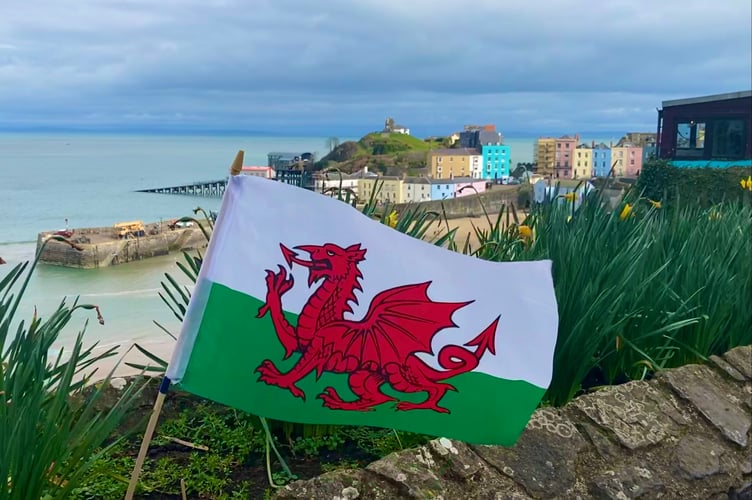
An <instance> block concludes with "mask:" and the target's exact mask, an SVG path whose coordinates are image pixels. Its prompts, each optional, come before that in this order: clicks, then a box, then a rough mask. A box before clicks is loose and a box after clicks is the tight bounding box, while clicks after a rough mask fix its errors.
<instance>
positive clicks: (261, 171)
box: [240, 166, 274, 179]
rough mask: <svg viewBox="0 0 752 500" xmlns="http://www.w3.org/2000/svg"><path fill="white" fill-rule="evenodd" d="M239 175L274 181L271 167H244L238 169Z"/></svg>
mask: <svg viewBox="0 0 752 500" xmlns="http://www.w3.org/2000/svg"><path fill="white" fill-rule="evenodd" d="M240 174H241V175H253V176H255V177H263V178H264V179H274V169H273V168H272V167H255V166H247V167H245V166H244V167H242V168H241V169H240Z"/></svg>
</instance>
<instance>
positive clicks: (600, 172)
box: [592, 142, 611, 177]
mask: <svg viewBox="0 0 752 500" xmlns="http://www.w3.org/2000/svg"><path fill="white" fill-rule="evenodd" d="M592 149H593V176H594V177H608V175H609V172H610V171H611V148H610V147H609V145H608V144H605V143H603V142H601V143H599V144H593V148H592Z"/></svg>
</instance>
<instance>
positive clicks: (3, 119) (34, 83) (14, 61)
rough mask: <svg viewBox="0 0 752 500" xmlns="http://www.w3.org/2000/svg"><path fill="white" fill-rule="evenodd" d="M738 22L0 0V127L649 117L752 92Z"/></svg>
mask: <svg viewBox="0 0 752 500" xmlns="http://www.w3.org/2000/svg"><path fill="white" fill-rule="evenodd" d="M750 16H751V13H750V5H749V1H748V0H724V1H723V2H716V3H713V4H710V3H708V2H707V1H700V0H692V1H680V0H664V1H662V2H648V1H647V0H633V1H629V2H627V1H621V0H612V1H609V2H598V3H596V2H591V1H588V0H580V1H575V0H547V1H534V2H525V3H523V4H522V5H510V3H509V2H499V1H497V0H477V1H475V2H473V3H470V4H458V3H456V2H449V1H440V2H436V1H428V0H411V1H410V2H406V1H404V0H390V1H385V0H381V1H377V0H360V1H358V2H348V1H345V0H329V1H321V2H308V1H305V0H276V1H271V0H254V1H253V2H247V1H241V0H209V1H207V0H202V1H195V0H167V1H161V2H152V1H146V0H127V1H123V0H117V1H116V0H107V1H95V0H69V1H68V2H57V1H54V0H40V1H36V2H27V1H22V0H11V1H10V2H9V3H8V2H7V1H6V2H5V3H4V4H3V6H0V126H2V127H4V128H12V127H13V126H14V124H18V125H23V126H26V125H28V126H31V125H33V124H34V123H38V124H39V125H44V126H54V125H55V124H58V125H60V126H72V125H80V126H87V125H88V126H93V127H96V126H108V127H117V126H132V127H138V126H139V124H141V125H143V126H144V127H154V126H162V127H175V128H181V127H182V128H201V127H204V128H206V129H223V128H224V129H227V128H238V127H240V128H244V129H265V127H266V128H268V129H270V130H271V129H274V130H285V129H289V127H292V128H300V129H301V130H302V129H306V128H307V129H308V130H310V131H311V132H312V133H317V132H318V131H319V129H321V130H320V133H322V134H326V133H327V131H326V130H323V128H326V127H335V128H336V127H347V126H352V127H363V126H365V124H368V123H373V122H374V120H377V123H378V121H380V120H383V117H384V116H385V115H387V114H390V115H399V117H400V120H401V121H407V122H411V123H413V124H414V125H413V128H414V129H416V127H417V128H418V129H420V128H421V127H423V128H425V129H429V128H431V127H435V128H438V127H445V126H446V127H453V128H458V127H460V126H461V124H462V123H464V122H476V121H489V122H495V123H497V124H499V126H500V127H502V128H509V129H513V130H514V129H516V130H525V131H534V130H537V129H536V127H541V128H544V127H555V128H559V129H567V130H572V129H576V128H578V127H586V128H587V129H588V130H598V129H604V130H606V129H609V128H610V129H611V130H613V129H624V128H635V127H639V126H641V127H642V128H645V127H651V128H652V127H654V121H655V107H656V106H658V105H659V104H660V101H661V100H664V99H671V98H675V97H684V96H691V95H699V94H706V93H715V92H724V91H732V90H740V89H743V88H749V87H750V86H752V82H750V73H751V72H752V68H751V67H750V65H751V64H752V63H751V62H750V59H751V57H752V55H751V54H750V36H751V35H750V25H749V20H750ZM627 125H633V126H634V127H627Z"/></svg>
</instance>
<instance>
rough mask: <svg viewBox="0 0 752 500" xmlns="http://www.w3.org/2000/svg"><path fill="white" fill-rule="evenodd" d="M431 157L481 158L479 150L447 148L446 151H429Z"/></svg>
mask: <svg viewBox="0 0 752 500" xmlns="http://www.w3.org/2000/svg"><path fill="white" fill-rule="evenodd" d="M429 154H431V155H444V156H474V155H477V156H479V155H480V153H478V150H477V149H474V148H446V149H432V150H431V151H429Z"/></svg>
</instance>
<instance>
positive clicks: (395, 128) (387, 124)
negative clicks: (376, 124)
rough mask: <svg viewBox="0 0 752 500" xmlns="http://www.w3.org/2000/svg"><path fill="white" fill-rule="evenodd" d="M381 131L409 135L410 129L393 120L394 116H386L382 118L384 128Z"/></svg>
mask: <svg viewBox="0 0 752 500" xmlns="http://www.w3.org/2000/svg"><path fill="white" fill-rule="evenodd" d="M382 132H384V133H386V134H405V135H410V129H409V128H407V127H405V126H404V125H398V124H396V123H395V122H394V118H387V119H386V120H384V129H383V130H382Z"/></svg>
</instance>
